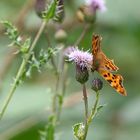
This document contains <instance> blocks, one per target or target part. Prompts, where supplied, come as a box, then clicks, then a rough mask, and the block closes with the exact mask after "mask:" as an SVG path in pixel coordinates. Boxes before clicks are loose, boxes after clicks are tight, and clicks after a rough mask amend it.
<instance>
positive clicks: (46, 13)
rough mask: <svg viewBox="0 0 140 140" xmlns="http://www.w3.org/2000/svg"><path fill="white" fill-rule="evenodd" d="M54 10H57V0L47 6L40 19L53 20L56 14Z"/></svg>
mask: <svg viewBox="0 0 140 140" xmlns="http://www.w3.org/2000/svg"><path fill="white" fill-rule="evenodd" d="M56 8H57V0H53V1H52V2H51V4H50V5H49V6H48V8H47V10H46V11H44V12H43V13H42V18H43V19H46V20H49V19H53V18H54V17H55V14H56Z"/></svg>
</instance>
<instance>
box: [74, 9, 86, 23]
mask: <svg viewBox="0 0 140 140" xmlns="http://www.w3.org/2000/svg"><path fill="white" fill-rule="evenodd" d="M76 15H77V18H78V20H79V21H80V22H84V20H85V16H84V13H83V12H82V11H81V10H80V9H79V10H78V11H77V13H76Z"/></svg>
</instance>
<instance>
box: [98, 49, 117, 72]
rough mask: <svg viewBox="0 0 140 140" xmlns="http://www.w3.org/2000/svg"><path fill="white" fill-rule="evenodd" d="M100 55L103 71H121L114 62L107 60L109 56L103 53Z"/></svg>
mask: <svg viewBox="0 0 140 140" xmlns="http://www.w3.org/2000/svg"><path fill="white" fill-rule="evenodd" d="M100 55H101V56H102V61H101V63H100V67H102V68H103V69H106V70H108V71H117V70H118V69H119V68H118V67H117V66H116V65H115V64H114V61H113V60H110V59H109V58H107V56H106V55H105V54H104V53H103V52H100Z"/></svg>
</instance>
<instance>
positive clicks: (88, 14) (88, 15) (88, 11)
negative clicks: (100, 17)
mask: <svg viewBox="0 0 140 140" xmlns="http://www.w3.org/2000/svg"><path fill="white" fill-rule="evenodd" d="M83 12H84V15H85V21H86V22H89V23H94V22H95V19H96V11H94V10H93V9H92V7H91V6H84V8H83Z"/></svg>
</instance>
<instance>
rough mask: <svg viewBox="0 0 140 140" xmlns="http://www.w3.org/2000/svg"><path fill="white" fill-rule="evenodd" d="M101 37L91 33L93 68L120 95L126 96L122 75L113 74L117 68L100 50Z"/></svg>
mask: <svg viewBox="0 0 140 140" xmlns="http://www.w3.org/2000/svg"><path fill="white" fill-rule="evenodd" d="M101 40H102V38H101V37H100V36H98V35H93V38H92V54H93V70H96V71H97V72H98V73H99V74H100V75H101V76H102V77H103V78H104V79H105V80H106V81H108V82H109V84H110V85H111V86H112V87H113V88H114V89H115V90H116V91H117V92H118V93H120V94H121V95H124V96H126V95H127V93H126V90H125V88H124V86H123V77H122V76H121V75H119V74H113V73H112V72H115V71H117V70H118V69H119V68H118V67H117V66H116V65H115V64H114V61H113V60H110V59H109V58H107V56H106V55H105V54H104V53H103V51H102V50H101V45H100V44H101Z"/></svg>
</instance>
